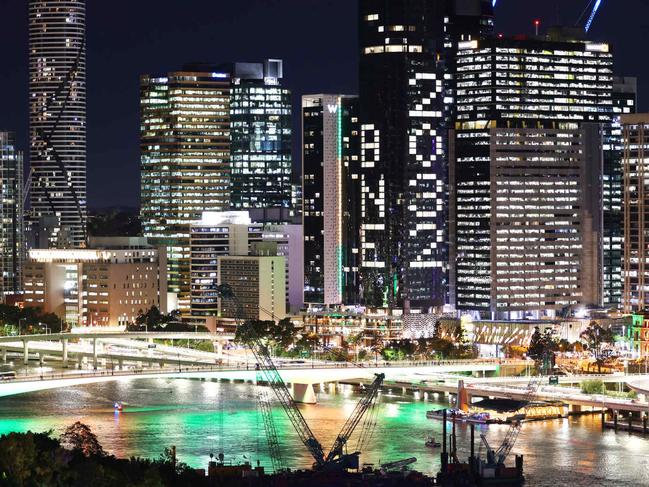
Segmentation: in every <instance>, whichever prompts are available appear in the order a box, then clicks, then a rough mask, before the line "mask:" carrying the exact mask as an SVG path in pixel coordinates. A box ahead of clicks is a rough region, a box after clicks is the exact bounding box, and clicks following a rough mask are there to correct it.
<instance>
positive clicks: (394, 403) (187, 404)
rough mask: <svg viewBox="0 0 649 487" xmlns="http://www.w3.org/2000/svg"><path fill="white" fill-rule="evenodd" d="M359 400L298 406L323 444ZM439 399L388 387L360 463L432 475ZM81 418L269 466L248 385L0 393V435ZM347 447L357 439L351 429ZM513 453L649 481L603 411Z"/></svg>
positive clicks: (637, 441) (530, 469)
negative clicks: (430, 413) (408, 461)
mask: <svg viewBox="0 0 649 487" xmlns="http://www.w3.org/2000/svg"><path fill="white" fill-rule="evenodd" d="M359 397H360V396H359V394H358V392H357V391H355V390H354V389H352V388H351V387H350V386H341V385H339V386H337V387H335V386H333V385H331V386H325V387H323V388H322V389H321V390H319V392H318V404H317V405H304V406H301V410H302V413H303V415H304V416H305V418H306V419H307V421H308V423H309V425H310V426H311V429H312V430H313V432H314V433H315V435H316V437H317V438H318V439H319V440H320V442H321V443H322V444H323V445H324V446H325V450H327V449H328V448H327V446H329V445H331V444H332V442H333V440H334V438H335V437H336V435H337V433H338V432H339V430H340V428H341V427H342V424H343V422H344V421H345V419H346V418H347V416H348V415H349V414H350V413H351V411H352V409H353V408H354V405H355V404H356V401H357V400H358V398H359ZM115 401H122V402H123V403H124V405H125V406H124V411H123V412H122V413H115V412H114V410H113V404H114V402H115ZM442 405H443V397H439V398H436V397H435V396H430V397H429V398H423V397H419V395H413V394H412V393H407V394H402V391H401V389H395V390H389V389H387V388H386V389H384V390H383V391H382V393H381V394H380V399H379V401H378V404H377V409H376V411H375V412H376V415H377V422H376V427H375V429H374V434H373V437H372V439H371V442H370V444H369V445H368V446H367V447H366V448H365V449H364V450H363V455H362V457H361V462H364V463H374V464H378V463H380V462H388V461H394V460H399V459H403V458H407V457H416V458H417V463H416V464H415V465H414V468H416V469H417V470H420V471H422V472H425V473H428V474H431V475H432V474H434V473H435V472H437V470H438V469H439V450H430V449H428V448H426V447H425V445H424V441H425V438H426V436H427V435H429V434H432V435H434V436H435V437H436V438H438V439H440V438H441V427H442V425H441V422H440V421H436V420H429V419H426V411H427V410H430V409H435V408H438V407H443V406H442ZM273 416H274V419H275V423H276V425H277V428H278V433H279V436H280V443H281V445H282V454H283V455H284V458H285V463H286V464H288V465H289V466H291V467H294V468H295V467H307V466H309V465H310V464H311V458H310V456H309V455H308V453H307V452H306V450H305V449H304V447H303V446H302V445H301V444H300V442H299V440H298V439H297V435H296V433H295V432H294V430H293V428H292V426H291V425H290V423H289V422H288V420H287V419H286V417H285V416H284V413H283V411H282V410H281V407H279V405H278V404H275V407H274V412H273ZM77 420H79V421H82V422H84V423H87V424H88V425H89V426H91V428H92V429H93V431H94V432H95V433H96V434H97V436H98V437H99V440H100V441H101V443H102V444H103V445H104V448H105V449H106V450H107V451H109V452H110V453H112V454H114V455H116V456H118V457H129V456H142V457H157V456H158V455H159V454H160V453H161V452H162V451H163V450H164V448H165V447H169V446H171V445H175V446H176V448H177V451H178V456H179V459H180V460H181V461H184V462H186V463H188V464H190V465H191V466H194V467H205V466H206V464H207V461H208V459H209V458H208V455H209V454H210V453H211V452H212V453H214V454H215V455H216V454H218V453H219V452H223V453H224V455H225V458H226V461H231V462H241V461H243V460H250V461H251V462H253V463H254V462H256V461H257V460H259V461H260V462H261V464H262V465H269V458H268V453H267V452H268V450H267V446H266V439H265V433H264V427H263V422H262V418H261V415H260V413H259V410H258V407H257V391H256V388H255V387H254V386H251V385H246V384H230V383H219V382H209V381H207V382H205V381H197V380H189V379H126V380H122V381H120V382H112V383H103V384H93V385H87V386H79V387H70V388H66V389H58V390H51V391H41V392H35V393H30V394H24V395H19V396H13V397H6V398H1V399H0V434H4V433H8V432H11V431H28V430H31V431H35V432H40V431H47V430H52V431H53V432H54V434H59V433H60V432H62V430H63V429H64V428H65V427H66V426H67V425H70V424H72V423H73V422H74V421H77ZM506 432H507V426H499V425H492V426H483V427H480V428H479V429H477V430H476V440H477V442H479V433H484V434H485V435H486V436H487V438H488V441H489V442H490V443H491V445H492V446H494V445H498V444H499V440H500V439H502V438H503V437H504V435H505V433H506ZM350 445H352V446H355V445H356V436H354V437H353V438H352V441H350ZM476 448H478V447H477V446H476ZM458 449H459V456H460V458H461V459H465V458H466V457H467V456H468V451H469V430H468V428H467V427H465V426H463V425H458ZM481 452H482V453H483V454H484V448H482V450H481ZM514 452H515V453H519V454H524V455H525V473H526V477H527V478H528V483H527V485H531V486H548V487H549V486H552V487H556V486H563V485H570V486H572V487H581V486H587V487H596V486H607V487H608V486H642V485H646V486H649V437H648V439H644V438H642V436H641V435H635V434H633V435H631V434H628V433H624V432H619V433H614V432H613V431H610V430H607V431H604V432H602V431H601V425H600V418H599V416H582V417H578V418H570V419H564V420H553V421H545V422H536V423H528V424H525V425H524V426H523V430H522V432H521V434H520V436H519V439H518V442H517V444H516V446H515V448H514ZM510 460H511V461H512V462H513V458H511V459H510Z"/></svg>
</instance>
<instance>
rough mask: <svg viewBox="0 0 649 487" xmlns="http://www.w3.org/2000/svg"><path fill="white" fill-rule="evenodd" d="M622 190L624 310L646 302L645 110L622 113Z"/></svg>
mask: <svg viewBox="0 0 649 487" xmlns="http://www.w3.org/2000/svg"><path fill="white" fill-rule="evenodd" d="M621 123H622V129H623V148H624V158H623V167H624V170H623V190H624V271H623V277H624V293H623V307H624V311H625V312H626V313H633V312H638V311H646V310H647V304H648V303H649V291H648V290H649V252H648V251H647V249H648V246H647V234H648V231H649V219H648V218H647V213H648V210H649V187H648V186H649V185H648V184H647V181H649V168H648V167H647V163H648V162H649V114H646V113H642V114H634V115H623V116H622V120H621Z"/></svg>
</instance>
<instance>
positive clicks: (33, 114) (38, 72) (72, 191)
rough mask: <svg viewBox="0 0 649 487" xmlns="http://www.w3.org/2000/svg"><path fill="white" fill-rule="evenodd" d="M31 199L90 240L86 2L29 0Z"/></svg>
mask: <svg viewBox="0 0 649 487" xmlns="http://www.w3.org/2000/svg"><path fill="white" fill-rule="evenodd" d="M29 125H30V166H31V175H30V180H31V184H30V201H31V213H32V217H33V219H34V220H38V219H39V218H41V217H43V216H47V215H54V216H56V217H57V218H58V220H59V225H60V226H61V227H63V228H66V229H67V230H66V231H67V232H68V233H69V235H70V241H71V244H72V245H73V246H77V247H79V246H83V245H84V244H85V240H86V214H87V210H86V2H85V0H29Z"/></svg>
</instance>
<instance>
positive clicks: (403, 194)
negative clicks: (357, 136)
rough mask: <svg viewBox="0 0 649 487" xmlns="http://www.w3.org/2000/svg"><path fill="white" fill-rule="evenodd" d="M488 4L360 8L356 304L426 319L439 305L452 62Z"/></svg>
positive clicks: (366, 3) (372, 3)
mask: <svg viewBox="0 0 649 487" xmlns="http://www.w3.org/2000/svg"><path fill="white" fill-rule="evenodd" d="M491 17H492V8H491V2H490V1H489V0H466V1H465V0H462V1H459V0H446V1H430V0H361V1H360V18H359V22H360V26H359V32H360V49H361V52H360V55H361V59H360V123H361V157H360V164H361V169H360V183H361V195H360V198H361V203H360V213H361V218H360V220H361V226H360V243H361V249H360V252H361V259H360V260H361V262H360V270H361V288H360V290H361V298H362V301H363V302H364V303H365V304H367V305H370V306H389V307H393V308H403V309H404V311H405V312H411V311H412V312H418V311H426V310H429V309H430V308H433V307H438V306H441V305H443V304H444V303H445V301H446V298H447V271H448V251H447V240H448V235H447V223H446V222H447V150H446V128H447V125H448V122H449V120H450V114H451V112H452V103H453V98H452V96H453V85H452V82H451V81H452V80H451V74H452V70H450V69H449V67H450V66H452V63H453V61H452V59H453V56H452V55H451V54H452V52H453V50H454V48H455V46H456V43H457V41H458V40H460V39H461V38H462V34H467V35H469V34H473V35H476V36H478V35H480V33H481V32H484V31H489V30H490V29H491Z"/></svg>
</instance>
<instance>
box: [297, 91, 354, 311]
mask: <svg viewBox="0 0 649 487" xmlns="http://www.w3.org/2000/svg"><path fill="white" fill-rule="evenodd" d="M359 129H360V125H359V123H358V98H357V97H352V96H344V95H304V96H303V97H302V172H303V176H302V181H303V183H302V187H303V192H304V193H303V205H304V208H303V225H304V269H305V275H304V296H305V297H304V299H305V301H306V302H307V303H322V304H328V305H330V304H343V303H347V304H354V303H357V302H358V285H359V283H358V262H357V257H358V247H359V246H358V235H359V233H358V223H359V222H358V218H359V207H358V204H357V202H358V196H359V190H360V184H359V179H358V172H359V157H358V156H359V143H360V137H359Z"/></svg>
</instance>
